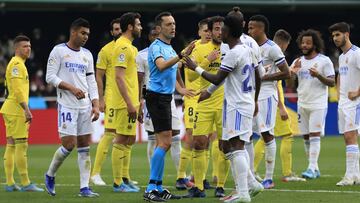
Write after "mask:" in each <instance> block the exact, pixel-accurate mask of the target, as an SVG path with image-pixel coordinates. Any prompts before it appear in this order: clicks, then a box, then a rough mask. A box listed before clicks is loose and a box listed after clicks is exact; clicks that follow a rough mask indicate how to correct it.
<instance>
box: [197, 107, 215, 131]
mask: <svg viewBox="0 0 360 203" xmlns="http://www.w3.org/2000/svg"><path fill="white" fill-rule="evenodd" d="M215 116H216V111H196V114H195V119H194V122H195V123H194V128H193V137H195V136H201V135H206V136H207V135H208V134H210V133H212V132H213V125H214V121H215Z"/></svg>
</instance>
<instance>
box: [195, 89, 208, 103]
mask: <svg viewBox="0 0 360 203" xmlns="http://www.w3.org/2000/svg"><path fill="white" fill-rule="evenodd" d="M210 97H211V94H210V93H209V92H208V91H207V90H202V91H201V92H200V96H199V99H198V103H199V102H201V101H204V100H206V99H209V98H210Z"/></svg>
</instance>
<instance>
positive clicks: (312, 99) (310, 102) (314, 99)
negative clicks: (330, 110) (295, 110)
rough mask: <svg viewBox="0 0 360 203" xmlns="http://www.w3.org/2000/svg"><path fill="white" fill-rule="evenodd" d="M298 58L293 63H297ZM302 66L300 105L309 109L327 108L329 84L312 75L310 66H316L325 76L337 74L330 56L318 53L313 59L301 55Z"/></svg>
mask: <svg viewBox="0 0 360 203" xmlns="http://www.w3.org/2000/svg"><path fill="white" fill-rule="evenodd" d="M295 61H296V59H295V60H294V62H293V63H292V66H293V65H294V64H295ZM300 61H301V68H300V70H299V71H298V72H297V74H296V75H297V77H298V81H299V86H298V88H297V93H298V105H299V106H300V107H302V108H309V109H326V108H327V106H328V86H327V85H325V84H324V83H322V82H321V81H320V80H319V79H317V78H316V77H312V76H311V75H310V71H309V69H310V68H315V69H316V70H317V71H318V72H319V74H321V75H322V76H324V77H331V76H335V72H334V66H333V63H332V62H331V60H330V58H329V57H327V56H324V55H323V54H318V55H317V56H316V57H314V58H312V59H309V60H308V59H306V58H305V57H304V56H301V57H300Z"/></svg>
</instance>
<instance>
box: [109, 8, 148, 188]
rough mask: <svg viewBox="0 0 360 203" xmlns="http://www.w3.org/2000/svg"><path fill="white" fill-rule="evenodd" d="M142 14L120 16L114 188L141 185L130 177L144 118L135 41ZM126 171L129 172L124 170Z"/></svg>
mask: <svg viewBox="0 0 360 203" xmlns="http://www.w3.org/2000/svg"><path fill="white" fill-rule="evenodd" d="M140 17H141V16H140V14H138V13H133V12H129V13H125V14H123V15H122V16H121V17H120V28H121V31H122V35H121V37H120V38H119V39H118V40H116V43H115V46H114V49H113V55H112V66H113V67H114V68H115V78H114V79H115V84H116V85H117V88H115V89H114V90H113V91H112V93H113V95H112V96H111V99H110V102H111V103H112V104H113V105H114V121H115V128H116V129H115V130H116V132H115V138H114V141H113V143H114V144H113V148H112V169H113V178H114V185H113V190H114V192H138V191H139V190H140V188H138V187H137V186H135V185H134V184H132V183H131V182H130V180H129V179H128V177H129V174H128V173H129V166H130V154H131V149H132V146H133V145H134V143H135V139H136V126H137V124H136V120H137V119H138V120H139V121H140V122H142V109H141V108H142V107H141V105H140V103H139V86H138V76H137V65H136V62H135V59H136V56H137V54H138V50H137V48H136V47H135V46H133V45H132V41H133V40H134V39H135V38H138V37H140V35H141V31H142V27H141V22H140ZM124 172H125V173H127V174H124Z"/></svg>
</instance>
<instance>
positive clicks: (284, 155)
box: [254, 29, 305, 182]
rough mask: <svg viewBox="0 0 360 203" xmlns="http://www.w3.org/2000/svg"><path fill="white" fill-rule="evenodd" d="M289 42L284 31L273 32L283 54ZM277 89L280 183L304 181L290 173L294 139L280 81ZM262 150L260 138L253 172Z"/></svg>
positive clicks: (262, 144)
mask: <svg viewBox="0 0 360 203" xmlns="http://www.w3.org/2000/svg"><path fill="white" fill-rule="evenodd" d="M290 41H291V35H290V34H289V33H288V32H287V31H286V30H283V29H279V30H278V31H276V32H275V35H274V42H275V43H276V44H277V45H278V46H279V47H280V49H281V51H282V52H283V53H284V52H285V51H286V49H287V47H288V46H289V43H290ZM277 88H278V98H279V102H278V106H277V113H276V122H275V128H274V134H275V136H276V137H281V147H280V158H281V166H282V175H283V177H282V181H284V182H291V181H305V179H303V178H300V177H297V176H296V175H295V174H294V173H293V171H292V145H293V142H294V139H293V136H292V131H291V128H290V119H289V114H288V112H287V109H286V106H285V104H284V91H283V87H282V81H281V80H279V81H278V84H277ZM264 150H265V142H264V140H263V139H261V138H260V139H259V140H258V142H257V143H256V145H255V160H254V162H255V164H254V165H255V166H254V168H255V171H257V169H258V166H259V164H260V162H261V160H262V159H263V156H264Z"/></svg>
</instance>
